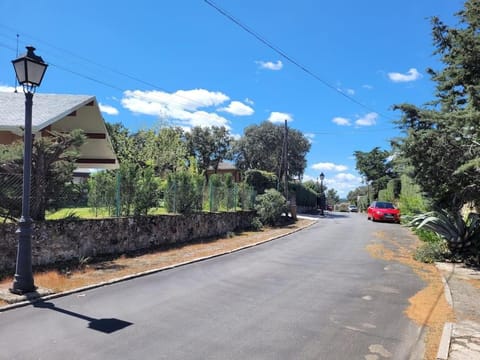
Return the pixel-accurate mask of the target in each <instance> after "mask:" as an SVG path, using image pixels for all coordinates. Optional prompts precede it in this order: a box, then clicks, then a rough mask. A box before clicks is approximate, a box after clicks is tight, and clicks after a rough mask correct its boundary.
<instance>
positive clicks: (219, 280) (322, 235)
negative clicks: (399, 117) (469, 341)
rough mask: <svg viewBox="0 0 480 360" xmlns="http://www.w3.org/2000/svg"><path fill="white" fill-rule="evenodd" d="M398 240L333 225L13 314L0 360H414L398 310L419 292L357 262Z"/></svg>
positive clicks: (1, 318)
mask: <svg viewBox="0 0 480 360" xmlns="http://www.w3.org/2000/svg"><path fill="white" fill-rule="evenodd" d="M379 233H381V234H383V235H382V236H381V237H379V236H378V234H379ZM406 233H407V231H406V229H404V228H402V227H401V226H400V225H396V224H385V223H372V222H369V221H367V220H366V216H365V215H363V214H348V213H336V214H332V215H330V216H328V217H326V218H322V219H319V221H318V222H317V223H316V224H315V225H313V226H311V227H309V228H307V229H305V230H302V231H300V232H297V233H294V234H292V235H289V236H286V237H283V238H280V239H277V240H275V241H272V242H269V243H266V244H263V245H259V246H256V247H253V248H250V249H245V250H242V251H239V252H235V253H232V254H229V255H224V256H221V257H215V258H212V259H209V260H206V261H201V262H197V263H193V264H189V265H185V266H181V267H177V268H174V269H171V270H167V271H162V272H159V273H156V274H153V275H149V276H144V277H140V278H136V279H133V280H129V281H124V282H121V283H117V284H113V285H109V286H104V287H101V288H97V289H94V290H90V291H85V292H82V293H77V294H73V295H69V296H65V297H61V298H57V299H51V300H46V301H43V302H38V303H35V304H33V305H28V306H26V307H22V308H18V309H13V310H9V311H6V312H3V313H0V359H8V360H13V359H18V360H23V359H28V360H30V359H48V360H57V359H58V360H60V359H62V360H64V359H68V360H74V359H81V360H88V359H102V360H105V359H112V360H113V359H115V360H118V359H169V360H172V359H219V360H226V359H238V360H244V359H272V360H273V359H275V360H278V359H315V360H319V359H322V360H333V359H340V360H343V359H345V360H351V359H367V360H379V359H421V358H422V355H421V354H422V351H423V347H422V344H423V340H422V339H421V335H420V334H421V329H420V328H419V327H417V326H416V325H415V324H414V323H412V322H411V321H410V320H409V319H408V318H407V317H406V316H405V315H404V310H405V309H406V308H407V306H408V299H409V298H410V297H411V296H413V295H414V294H415V293H416V292H417V291H419V290H420V289H422V287H423V284H422V281H421V280H420V279H419V278H418V277H417V276H416V275H415V274H414V273H413V272H412V270H411V269H410V268H409V267H407V266H404V265H401V264H399V263H395V262H388V261H384V260H379V259H375V258H373V257H372V256H370V255H369V253H368V252H367V251H366V250H365V248H366V246H367V245H369V244H372V243H373V242H379V241H382V239H381V238H384V239H385V238H388V237H392V236H393V237H397V238H401V237H402V236H403V235H402V234H406Z"/></svg>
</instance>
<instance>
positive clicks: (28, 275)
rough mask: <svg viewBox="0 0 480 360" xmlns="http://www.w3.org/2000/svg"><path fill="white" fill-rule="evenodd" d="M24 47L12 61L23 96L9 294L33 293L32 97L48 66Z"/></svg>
mask: <svg viewBox="0 0 480 360" xmlns="http://www.w3.org/2000/svg"><path fill="white" fill-rule="evenodd" d="M34 50H35V48H34V47H32V46H27V53H26V54H24V55H22V56H21V57H19V58H18V59H15V60H13V61H12V63H13V67H14V68H15V73H16V76H17V80H18V83H19V84H21V85H22V86H23V92H24V93H25V130H24V136H23V188H22V214H21V217H20V220H19V224H18V230H17V231H16V232H17V234H18V248H17V262H16V268H15V276H14V279H13V284H12V288H10V292H12V293H14V294H20V295H21V294H25V293H29V292H33V291H35V289H36V287H35V284H34V281H33V272H32V219H31V218H30V180H31V170H32V140H33V139H32V107H33V94H34V93H35V89H36V87H37V86H39V85H40V83H41V82H42V79H43V75H44V74H45V70H46V69H47V64H45V63H44V62H43V59H42V58H41V57H40V56H37V55H35V53H34Z"/></svg>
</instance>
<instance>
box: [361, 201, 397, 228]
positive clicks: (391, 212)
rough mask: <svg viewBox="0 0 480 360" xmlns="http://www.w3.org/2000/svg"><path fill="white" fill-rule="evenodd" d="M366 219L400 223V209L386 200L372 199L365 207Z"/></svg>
mask: <svg viewBox="0 0 480 360" xmlns="http://www.w3.org/2000/svg"><path fill="white" fill-rule="evenodd" d="M367 219H368V220H370V219H372V221H391V222H396V223H400V210H398V209H397V208H396V207H395V205H393V204H392V203H391V202H387V201H374V202H372V204H371V205H370V206H369V207H368V209H367Z"/></svg>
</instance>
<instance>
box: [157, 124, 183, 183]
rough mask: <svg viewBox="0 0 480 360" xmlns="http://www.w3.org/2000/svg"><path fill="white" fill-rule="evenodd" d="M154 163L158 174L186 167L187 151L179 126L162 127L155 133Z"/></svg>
mask: <svg viewBox="0 0 480 360" xmlns="http://www.w3.org/2000/svg"><path fill="white" fill-rule="evenodd" d="M157 142H158V151H157V154H156V160H155V165H156V168H157V169H158V173H159V174H160V175H165V174H167V173H169V172H172V171H173V172H175V171H177V170H184V169H186V165H187V159H188V151H187V144H186V141H185V134H184V132H183V130H182V129H181V128H180V127H162V128H160V131H159V132H158V135H157Z"/></svg>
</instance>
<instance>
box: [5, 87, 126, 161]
mask: <svg viewBox="0 0 480 360" xmlns="http://www.w3.org/2000/svg"><path fill="white" fill-rule="evenodd" d="M24 126H25V95H24V94H23V92H21V91H20V92H17V93H14V92H11V93H7V92H0V133H13V134H15V135H18V136H21V135H22V134H23V128H24ZM73 129H82V130H83V131H84V132H85V135H86V137H87V140H86V142H85V143H84V144H83V145H82V146H81V148H80V158H79V160H78V161H77V164H78V166H79V168H95V169H115V168H118V160H117V157H116V155H115V152H114V151H113V147H112V144H111V142H110V137H109V135H108V132H107V129H106V126H105V122H104V120H103V117H102V114H101V112H100V108H99V106H98V103H97V101H96V98H95V96H92V95H64V94H42V93H37V94H35V96H34V97H33V107H32V132H33V133H34V134H35V133H38V132H39V131H42V130H53V131H59V132H70V131H72V130H73Z"/></svg>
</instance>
